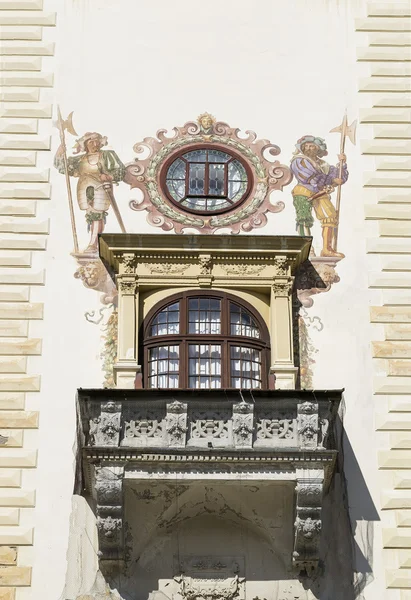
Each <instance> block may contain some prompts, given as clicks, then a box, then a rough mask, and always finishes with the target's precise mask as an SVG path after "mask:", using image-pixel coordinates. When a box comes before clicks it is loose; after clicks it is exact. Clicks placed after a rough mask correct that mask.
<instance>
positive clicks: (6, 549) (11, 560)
mask: <svg viewBox="0 0 411 600" xmlns="http://www.w3.org/2000/svg"><path fill="white" fill-rule="evenodd" d="M15 564H17V548H14V547H10V546H0V565H15Z"/></svg>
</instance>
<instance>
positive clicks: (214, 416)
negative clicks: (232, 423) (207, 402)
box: [191, 413, 230, 439]
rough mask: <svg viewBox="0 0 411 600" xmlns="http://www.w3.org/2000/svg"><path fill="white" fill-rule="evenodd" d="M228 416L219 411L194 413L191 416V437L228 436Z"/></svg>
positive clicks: (210, 437)
mask: <svg viewBox="0 0 411 600" xmlns="http://www.w3.org/2000/svg"><path fill="white" fill-rule="evenodd" d="M229 420H230V416H229V415H228V414H227V415H226V414H219V413H210V414H207V413H194V414H193V415H192V418H191V437H193V438H209V439H212V438H228V423H229Z"/></svg>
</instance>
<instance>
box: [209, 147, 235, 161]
mask: <svg viewBox="0 0 411 600" xmlns="http://www.w3.org/2000/svg"><path fill="white" fill-rule="evenodd" d="M230 159H231V156H230V155H229V154H227V152H222V151H221V150H208V162H218V163H226V162H228V161H229V160H230Z"/></svg>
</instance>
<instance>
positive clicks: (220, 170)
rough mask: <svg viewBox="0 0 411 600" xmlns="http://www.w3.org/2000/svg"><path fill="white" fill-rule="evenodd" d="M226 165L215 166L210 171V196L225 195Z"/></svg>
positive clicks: (210, 167)
mask: <svg viewBox="0 0 411 600" xmlns="http://www.w3.org/2000/svg"><path fill="white" fill-rule="evenodd" d="M225 169H226V167H225V165H221V164H214V165H210V166H209V170H208V186H209V187H208V193H209V194H210V196H223V195H224V178H225Z"/></svg>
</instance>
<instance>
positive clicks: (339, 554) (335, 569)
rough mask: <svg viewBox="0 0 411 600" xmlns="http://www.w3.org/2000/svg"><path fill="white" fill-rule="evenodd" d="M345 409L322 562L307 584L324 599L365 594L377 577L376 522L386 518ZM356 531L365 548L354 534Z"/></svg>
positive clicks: (352, 599)
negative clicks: (370, 485) (359, 456)
mask: <svg viewBox="0 0 411 600" xmlns="http://www.w3.org/2000/svg"><path fill="white" fill-rule="evenodd" d="M343 415H344V405H343V403H342V404H341V405H340V416H339V419H337V422H336V427H335V435H336V442H337V444H336V445H337V448H338V458H337V466H336V471H335V474H334V477H333V479H332V481H331V485H330V488H329V490H328V493H327V494H326V495H325V497H324V501H323V531H322V541H321V550H320V556H321V561H320V566H319V570H318V573H317V576H316V577H315V579H314V580H313V581H311V582H309V581H308V580H306V584H305V586H307V587H308V589H310V590H311V592H312V593H313V594H314V598H317V599H321V600H361V599H362V598H363V594H362V592H363V590H364V589H365V587H366V586H367V585H368V584H369V583H371V581H372V580H373V555H372V552H373V535H374V525H373V523H374V522H375V521H379V520H380V518H379V516H378V512H377V509H376V507H375V505H374V502H373V500H372V498H371V495H370V492H369V491H368V487H367V484H366V482H365V479H364V476H363V474H362V472H361V469H360V466H359V464H358V461H357V459H356V457H355V454H354V451H353V449H352V446H351V443H350V440H349V439H348V437H347V435H346V433H345V431H344V429H343ZM347 479H349V482H350V488H349V489H350V493H349V495H348V491H347ZM357 528H358V529H360V528H361V531H357ZM356 533H357V539H361V541H362V548H360V547H359V545H358V544H357V542H356V541H355V539H354V536H355V535H356ZM358 533H360V535H358Z"/></svg>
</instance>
